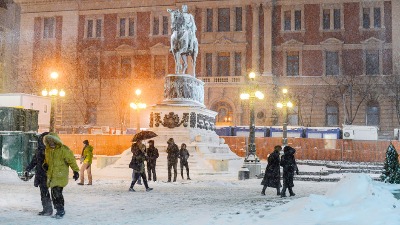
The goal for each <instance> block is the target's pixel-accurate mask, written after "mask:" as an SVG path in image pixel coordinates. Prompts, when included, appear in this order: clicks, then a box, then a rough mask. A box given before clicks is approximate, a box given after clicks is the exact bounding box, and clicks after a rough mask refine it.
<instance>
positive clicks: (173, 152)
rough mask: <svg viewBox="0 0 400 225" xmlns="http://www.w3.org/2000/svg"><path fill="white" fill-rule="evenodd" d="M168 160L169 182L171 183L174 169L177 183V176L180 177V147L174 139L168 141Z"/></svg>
mask: <svg viewBox="0 0 400 225" xmlns="http://www.w3.org/2000/svg"><path fill="white" fill-rule="evenodd" d="M167 144H168V147H167V154H168V155H167V159H168V182H171V176H172V174H171V169H172V167H174V182H176V176H177V175H178V170H177V166H178V157H179V147H178V145H176V144H175V142H174V139H173V138H170V139H169V140H168V141H167Z"/></svg>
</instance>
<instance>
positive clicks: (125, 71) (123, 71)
mask: <svg viewBox="0 0 400 225" xmlns="http://www.w3.org/2000/svg"><path fill="white" fill-rule="evenodd" d="M131 73H132V63H131V58H130V57H122V58H121V67H120V77H121V78H128V77H130V76H131Z"/></svg>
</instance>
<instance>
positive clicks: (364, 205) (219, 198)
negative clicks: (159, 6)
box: [0, 154, 400, 225]
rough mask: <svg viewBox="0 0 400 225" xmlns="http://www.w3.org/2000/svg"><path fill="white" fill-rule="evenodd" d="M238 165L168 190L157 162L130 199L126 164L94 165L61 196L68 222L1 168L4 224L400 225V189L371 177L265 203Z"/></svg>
mask: <svg viewBox="0 0 400 225" xmlns="http://www.w3.org/2000/svg"><path fill="white" fill-rule="evenodd" d="M127 157H128V158H129V157H130V156H129V154H125V155H124V156H123V157H122V158H125V161H124V163H125V162H126V161H127V159H126V158H127ZM119 161H123V159H121V160H119ZM128 161H129V160H128ZM264 163H265V162H264ZM241 164H242V161H234V162H232V163H231V165H230V171H229V172H227V173H220V174H214V175H205V174H204V173H201V172H200V170H196V169H195V168H194V169H193V171H192V173H191V178H192V180H190V181H187V180H182V179H181V178H180V176H179V175H178V181H177V182H175V183H166V182H165V181H166V180H167V173H166V168H165V164H162V163H160V164H159V166H158V168H157V171H158V179H159V181H158V182H153V181H151V182H149V185H150V187H152V188H154V190H153V191H151V192H145V190H144V187H143V186H140V185H135V190H136V192H128V188H129V184H130V181H131V178H130V173H131V170H130V169H129V168H128V166H127V165H125V166H118V163H117V164H116V165H117V166H116V165H112V166H109V167H105V168H103V169H99V168H96V166H95V165H96V161H95V162H94V164H93V177H94V181H93V185H92V186H87V185H85V186H79V185H76V182H75V181H73V180H72V179H70V182H69V184H68V186H67V187H66V188H65V189H64V192H63V193H64V197H65V210H66V215H65V216H64V218H63V219H61V220H56V219H54V218H50V217H42V216H37V212H39V211H41V209H42V208H41V203H40V194H39V189H38V188H35V187H34V186H33V179H31V180H29V181H27V182H24V181H21V180H20V179H19V178H18V177H17V175H16V173H15V171H12V170H10V169H9V168H6V167H1V166H0V193H1V195H0V224H12V225H14V224H18V225H23V224H85V225H90V224H161V225H170V224H171V225H172V224H194V225H203V224H210V225H211V224H229V225H239V224H240V225H242V224H268V225H275V224H276V225H284V224H290V225H293V224H296V225H301V224H304V225H336V224H337V225H364V224H368V225H381V224H382V225H399V224H400V202H399V200H397V199H396V198H394V197H393V194H392V193H391V192H393V190H398V189H400V185H387V184H382V183H380V182H375V181H372V180H371V178H370V176H369V175H366V174H345V175H341V174H339V175H340V176H341V177H342V180H341V181H339V182H312V181H295V187H294V192H295V193H296V196H295V197H287V198H280V197H279V196H276V191H275V190H274V189H270V188H267V192H266V194H267V195H266V196H261V195H260V192H261V188H262V186H261V185H260V181H261V180H259V179H250V180H245V181H243V180H238V174H237V169H238V168H239V167H240V166H241ZM121 165H122V164H121ZM299 167H300V168H299V169H300V171H307V170H308V171H314V170H317V171H318V170H319V169H318V168H319V167H318V168H317V167H310V166H305V165H300V166H299ZM263 168H265V164H263ZM70 177H72V174H71V175H70ZM185 177H186V176H185Z"/></svg>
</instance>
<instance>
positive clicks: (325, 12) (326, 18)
mask: <svg viewBox="0 0 400 225" xmlns="http://www.w3.org/2000/svg"><path fill="white" fill-rule="evenodd" d="M326 7H327V8H323V9H322V29H323V30H340V29H341V27H342V24H341V21H342V18H341V17H342V15H341V9H340V8H338V7H340V6H330V7H329V6H326Z"/></svg>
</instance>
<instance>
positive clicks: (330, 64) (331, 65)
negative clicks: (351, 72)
mask: <svg viewBox="0 0 400 225" xmlns="http://www.w3.org/2000/svg"><path fill="white" fill-rule="evenodd" d="M339 68H340V66H339V52H329V51H327V52H326V53H325V71H326V72H325V74H326V75H339V71H340V70H339Z"/></svg>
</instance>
